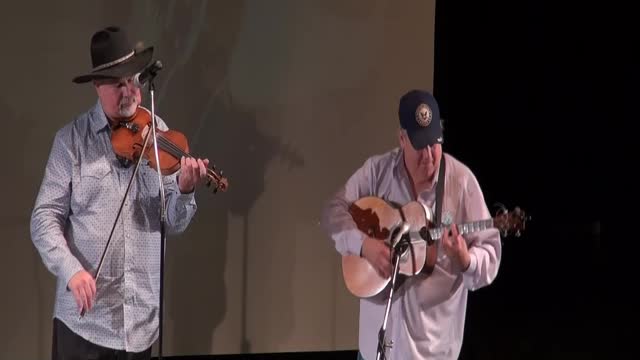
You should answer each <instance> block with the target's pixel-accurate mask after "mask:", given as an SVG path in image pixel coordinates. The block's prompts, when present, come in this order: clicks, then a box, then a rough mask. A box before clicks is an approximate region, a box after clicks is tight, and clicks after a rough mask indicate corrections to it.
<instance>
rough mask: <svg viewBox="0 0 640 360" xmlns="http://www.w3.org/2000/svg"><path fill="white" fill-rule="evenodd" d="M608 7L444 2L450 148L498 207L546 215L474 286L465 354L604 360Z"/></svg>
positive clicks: (439, 50) (441, 87)
mask: <svg viewBox="0 0 640 360" xmlns="http://www.w3.org/2000/svg"><path fill="white" fill-rule="evenodd" d="M593 6H594V7H595V6H596V5H593ZM600 11H604V10H603V9H594V8H587V7H585V6H569V5H564V6H562V5H560V4H556V2H539V1H514V2H499V3H493V2H473V3H465V4H464V6H463V5H462V4H459V3H458V4H456V3H454V2H445V1H440V2H438V4H437V6H436V30H435V62H434V69H435V70H434V93H435V95H436V97H437V98H438V99H439V102H440V104H441V109H442V115H443V117H444V118H446V119H447V121H446V123H445V144H444V147H445V148H446V149H447V150H448V151H450V152H451V153H453V154H454V155H457V156H458V157H459V158H460V159H461V160H463V161H465V162H466V163H467V164H468V165H469V166H470V167H471V169H472V170H474V171H475V173H476V175H477V177H478V180H479V182H480V184H481V185H482V187H483V190H484V195H485V199H486V200H487V202H488V203H489V204H493V203H495V202H501V203H504V204H505V205H507V206H508V207H510V208H512V207H514V206H521V207H522V208H524V209H525V210H526V211H528V213H529V214H530V215H531V216H532V219H531V221H530V222H529V223H528V224H527V230H526V232H525V234H524V236H522V237H521V238H511V239H505V240H504V248H503V261H502V264H501V268H500V272H499V275H498V278H497V279H496V281H495V283H494V284H493V286H492V287H490V288H485V289H482V290H480V291H477V292H475V293H472V294H471V296H470V300H469V307H468V312H467V326H466V329H465V342H464V344H463V351H462V355H461V358H462V359H569V358H571V359H573V358H576V359H592V358H600V357H599V356H596V355H595V354H596V351H597V350H598V349H599V347H600V346H601V345H602V341H603V340H602V339H603V337H604V336H606V334H604V333H606V332H607V331H602V330H603V329H604V328H603V327H601V322H600V316H601V314H602V311H603V308H602V307H601V303H600V300H599V296H600V295H599V294H600V289H601V288H602V284H601V280H602V279H603V277H602V275H601V273H602V271H603V270H604V266H603V265H604V264H605V261H604V257H603V255H602V254H601V247H600V227H601V220H602V215H603V210H602V193H601V191H602V189H603V179H604V175H605V174H606V173H607V171H608V170H607V169H608V166H607V165H606V163H607V162H606V161H604V156H605V155H606V154H608V152H607V151H606V150H605V148H606V146H608V145H607V144H609V142H610V141H612V139H610V138H608V137H607V135H606V134H607V132H606V130H605V129H606V126H605V123H607V122H608V121H609V120H610V119H611V115H610V114H609V109H606V106H609V105H607V104H606V103H605V100H604V98H605V96H604V93H605V92H606V91H608V89H607V88H602V87H600V86H599V80H600V78H601V76H603V75H604V74H603V72H604V71H607V70H608V68H607V67H605V66H604V65H602V64H601V63H599V62H598V60H600V58H601V57H602V56H605V57H607V56H608V53H607V52H606V51H607V50H605V49H607V46H606V44H607V42H608V41H609V38H607V37H605V33H604V31H603V26H602V24H601V23H600V22H599V21H598V20H597V19H602V18H601V16H600V15H597V14H599V12H600ZM605 76H606V75H605ZM616 91H617V89H616ZM613 108H615V106H613V107H612V108H611V110H613ZM605 109H606V111H605ZM604 311H605V312H606V311H607V310H604ZM612 330H613V329H612Z"/></svg>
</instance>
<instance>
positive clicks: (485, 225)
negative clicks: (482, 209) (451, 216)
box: [429, 219, 493, 240]
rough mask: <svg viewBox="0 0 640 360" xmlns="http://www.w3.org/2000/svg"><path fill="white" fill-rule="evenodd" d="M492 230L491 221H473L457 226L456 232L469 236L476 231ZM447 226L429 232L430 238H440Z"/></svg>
mask: <svg viewBox="0 0 640 360" xmlns="http://www.w3.org/2000/svg"><path fill="white" fill-rule="evenodd" d="M491 228H493V219H486V220H479V221H473V222H469V223H463V224H458V232H459V233H460V235H464V234H469V233H472V232H476V231H482V230H486V229H491ZM448 229H449V226H440V227H437V228H433V229H430V230H429V234H430V235H431V238H432V239H434V240H439V239H440V238H442V234H443V233H444V231H445V230H448Z"/></svg>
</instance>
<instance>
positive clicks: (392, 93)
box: [0, 0, 435, 359]
mask: <svg viewBox="0 0 640 360" xmlns="http://www.w3.org/2000/svg"><path fill="white" fill-rule="evenodd" d="M434 19H435V2H434V1H381V0H376V1H371V0H361V1H342V0H335V1H334V0H331V1H293V0H291V1H262V0H256V1H236V0H234V1H187V0H184V1H150V0H140V1H139V0H136V1H112V0H111V1H56V2H50V1H32V0H27V1H19V2H18V1H4V2H2V5H0V24H1V25H0V27H1V29H2V31H0V44H2V48H3V50H2V56H1V57H0V64H1V65H2V66H0V72H1V77H2V79H3V84H4V86H3V87H2V90H1V91H0V113H1V114H2V123H3V124H4V126H5V128H4V133H5V134H6V135H7V136H5V139H4V141H2V142H1V143H2V145H1V146H2V152H3V153H4V154H6V157H5V170H3V176H2V180H0V181H1V182H2V183H1V184H2V186H1V188H2V189H3V190H2V191H3V193H2V200H3V202H4V204H5V206H2V207H1V210H0V211H1V214H0V219H1V221H2V223H1V226H0V229H2V236H1V238H2V243H3V250H2V251H0V282H1V283H2V284H3V285H2V286H3V296H2V297H1V298H0V324H1V326H0V358H2V359H45V358H48V357H49V354H50V349H51V313H52V308H53V297H54V278H53V276H52V275H51V274H50V273H49V272H48V271H47V270H46V269H45V268H44V266H43V265H42V262H41V260H40V257H39V255H38V254H37V252H36V251H35V249H34V247H33V245H32V243H31V240H30V237H29V217H30V212H31V209H32V206H33V202H34V200H35V197H36V194H37V191H38V187H39V185H40V181H41V178H42V175H43V171H44V166H45V162H46V160H47V157H48V155H49V149H50V146H51V143H52V140H53V136H54V134H55V131H56V130H57V129H58V128H60V127H61V126H63V125H64V124H66V123H67V122H69V121H71V120H72V119H73V117H74V116H76V115H77V114H79V113H80V112H82V111H85V110H86V109H88V108H89V107H90V106H92V105H93V104H94V103H95V101H96V96H95V91H94V89H92V88H91V86H90V85H75V84H72V82H71V78H72V77H73V76H75V75H77V74H80V73H83V72H84V71H86V70H87V69H89V68H90V66H91V60H90V57H89V40H90V37H91V35H92V34H93V32H94V31H96V30H97V29H99V28H102V27H104V26H107V25H121V26H124V27H126V28H127V29H128V31H129V32H130V33H131V34H132V35H133V36H135V38H136V39H140V40H142V41H144V42H145V44H146V45H154V46H155V49H156V58H157V59H159V60H161V61H162V62H163V64H164V69H163V70H162V72H161V73H160V75H159V76H158V79H157V86H158V89H157V93H156V95H157V112H158V114H159V115H160V116H162V117H163V118H164V119H165V120H166V121H167V123H168V124H169V126H170V127H172V128H174V129H176V130H179V131H182V132H184V133H185V134H186V135H187V137H188V139H189V141H190V146H191V149H192V151H193V152H194V153H195V154H197V155H201V156H203V157H208V158H209V159H210V160H212V161H213V162H214V163H215V164H216V165H218V167H219V168H220V169H222V170H224V172H225V174H226V175H227V176H228V178H229V181H230V186H229V191H228V192H227V193H224V194H217V195H212V194H210V193H208V192H207V191H206V190H202V191H199V192H198V193H197V196H196V197H197V202H198V205H199V209H198V213H197V215H196V217H195V219H194V220H193V223H192V224H191V226H190V227H189V229H188V230H187V231H186V232H185V233H184V234H183V235H181V236H174V237H171V238H169V239H168V245H167V262H166V266H167V267H166V289H165V290H166V291H165V295H166V297H165V299H166V303H165V304H166V316H165V340H164V355H165V356H166V355H189V354H233V353H264V352H293V351H318V350H341V349H355V348H356V346H357V338H358V335H357V319H358V306H357V300H356V299H355V298H353V297H352V296H350V295H349V294H348V293H347V291H346V289H345V287H344V285H343V283H342V278H341V272H340V271H341V270H340V266H339V264H340V262H339V260H340V259H339V257H338V256H337V252H336V251H335V250H334V249H333V244H332V243H331V242H330V240H329V239H328V238H327V237H326V236H325V235H324V234H323V233H322V232H321V231H320V229H319V227H318V221H319V216H320V210H321V206H322V204H323V202H324V201H325V200H326V199H327V198H328V197H329V196H330V195H331V194H332V193H333V192H334V191H335V190H336V189H337V188H338V186H339V185H340V184H342V183H343V182H344V181H346V179H347V177H348V176H349V175H350V174H351V173H352V172H353V171H354V170H355V169H356V168H357V167H358V166H360V165H361V164H362V163H363V161H364V160H365V158H366V157H367V156H369V155H371V154H374V153H380V152H383V151H386V150H388V149H390V148H392V147H393V146H395V145H396V143H397V139H396V128H397V101H398V98H399V97H400V95H401V94H402V93H403V92H405V91H406V90H407V89H410V88H426V89H432V83H433V61H434V49H433V39H434V26H435V24H434ZM105 236H108V234H105Z"/></svg>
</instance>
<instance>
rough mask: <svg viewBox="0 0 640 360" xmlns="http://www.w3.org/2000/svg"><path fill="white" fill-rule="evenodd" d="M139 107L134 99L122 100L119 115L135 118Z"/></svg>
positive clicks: (125, 98)
mask: <svg viewBox="0 0 640 360" xmlns="http://www.w3.org/2000/svg"><path fill="white" fill-rule="evenodd" d="M137 105H138V104H136V100H135V98H134V97H124V98H122V100H120V103H119V104H118V115H120V116H122V117H126V118H128V117H131V116H133V114H135V113H136V109H137V107H138V106H137Z"/></svg>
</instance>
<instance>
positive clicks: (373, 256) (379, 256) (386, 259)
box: [361, 236, 391, 279]
mask: <svg viewBox="0 0 640 360" xmlns="http://www.w3.org/2000/svg"><path fill="white" fill-rule="evenodd" d="M361 256H362V257H363V258H365V259H366V260H367V261H368V262H369V264H371V266H373V268H374V269H376V271H377V272H378V275H380V276H382V277H383V278H385V279H386V278H388V277H390V276H391V260H390V259H391V249H389V246H388V245H387V244H386V243H385V242H384V241H380V240H377V239H373V238H370V237H368V236H367V237H365V239H364V241H363V242H362V250H361Z"/></svg>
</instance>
